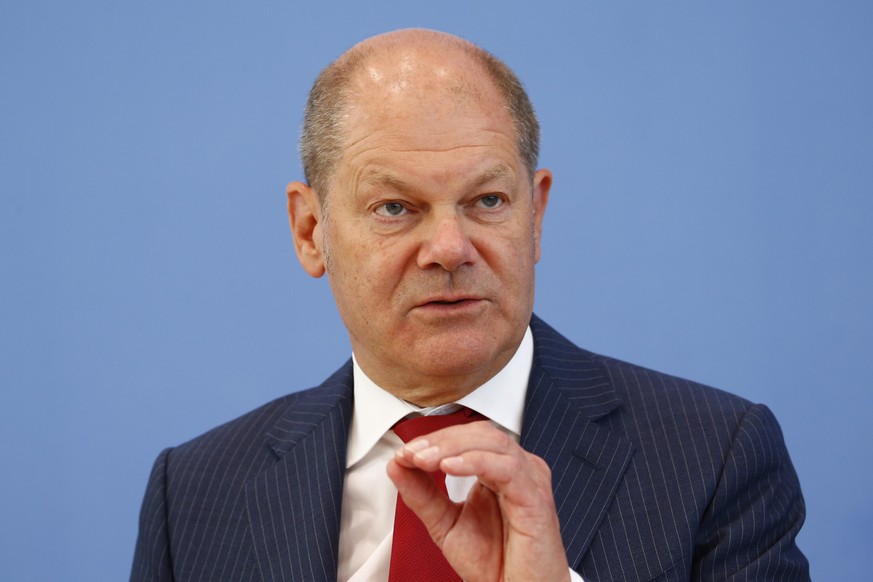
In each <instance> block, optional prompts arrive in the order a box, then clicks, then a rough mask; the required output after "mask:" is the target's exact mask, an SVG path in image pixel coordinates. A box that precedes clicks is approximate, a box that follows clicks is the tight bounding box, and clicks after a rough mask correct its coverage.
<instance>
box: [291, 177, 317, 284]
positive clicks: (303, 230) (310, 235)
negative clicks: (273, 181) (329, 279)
mask: <svg viewBox="0 0 873 582" xmlns="http://www.w3.org/2000/svg"><path fill="white" fill-rule="evenodd" d="M286 192H287V193H288V220H289V222H290V223H291V235H292V236H293V238H294V250H295V251H296V252H297V260H299V261H300V264H301V265H303V269H304V270H305V271H306V272H307V273H309V274H310V275H312V276H313V277H321V276H322V275H324V254H323V252H322V248H321V244H322V240H321V227H322V226H323V225H322V224H321V206H320V204H319V201H318V195H317V194H316V193H315V190H313V189H312V188H311V187H309V186H308V185H306V184H304V183H302V182H291V183H290V184H288V188H287V189H286Z"/></svg>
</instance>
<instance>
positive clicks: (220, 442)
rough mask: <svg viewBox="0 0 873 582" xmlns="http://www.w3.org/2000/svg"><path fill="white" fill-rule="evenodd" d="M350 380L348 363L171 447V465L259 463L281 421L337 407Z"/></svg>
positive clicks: (203, 465)
mask: <svg viewBox="0 0 873 582" xmlns="http://www.w3.org/2000/svg"><path fill="white" fill-rule="evenodd" d="M350 378H351V371H350V365H348V364H346V365H344V366H343V367H342V368H340V369H339V370H338V371H337V372H336V373H335V374H334V375H332V376H331V377H330V378H328V380H326V381H325V382H324V383H323V384H321V385H320V386H317V387H314V388H309V389H306V390H301V391H299V392H292V393H290V394H286V395H284V396H280V397H279V398H276V399H275V400H272V401H270V402H267V403H266V404H263V405H261V406H259V407H257V408H255V409H254V410H251V411H249V412H247V413H245V414H243V415H241V416H239V417H237V418H235V419H233V420H230V421H227V422H225V423H223V424H221V425H219V426H216V427H215V428H212V429H210V430H208V431H206V432H205V433H203V434H201V435H199V436H197V437H194V438H193V439H191V440H189V441H186V442H184V443H182V444H180V445H178V446H176V447H174V448H172V449H171V451H170V460H169V465H170V466H171V467H174V468H175V469H176V470H179V469H183V470H184V468H187V469H191V468H193V467H205V466H208V465H212V464H216V463H217V464H223V463H227V464H233V463H239V462H241V461H242V460H243V459H246V462H252V463H255V464H257V460H258V459H266V458H268V457H269V456H270V455H272V452H271V451H270V446H269V443H270V438H269V433H270V431H271V430H272V429H273V428H274V427H275V426H276V425H277V424H278V423H280V421H282V419H285V418H287V417H288V416H290V415H293V414H294V412H295V411H298V410H301V409H313V408H320V409H325V408H330V407H333V406H336V405H337V404H338V403H339V402H340V401H341V400H342V399H343V398H345V397H348V396H349V395H350V394H351V383H350Z"/></svg>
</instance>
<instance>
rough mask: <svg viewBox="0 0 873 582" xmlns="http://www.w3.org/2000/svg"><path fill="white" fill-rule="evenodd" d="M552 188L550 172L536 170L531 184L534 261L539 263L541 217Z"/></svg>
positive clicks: (542, 169)
mask: <svg viewBox="0 0 873 582" xmlns="http://www.w3.org/2000/svg"><path fill="white" fill-rule="evenodd" d="M551 188H552V172H551V170H547V169H545V168H541V169H539V170H537V172H536V174H534V183H533V210H534V217H533V218H534V247H535V248H534V259H535V260H536V261H537V262H539V260H540V252H541V248H542V237H543V215H545V213H546V206H547V205H548V203H549V191H550V190H551Z"/></svg>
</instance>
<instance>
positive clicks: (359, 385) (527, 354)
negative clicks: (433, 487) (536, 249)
mask: <svg viewBox="0 0 873 582" xmlns="http://www.w3.org/2000/svg"><path fill="white" fill-rule="evenodd" d="M352 359H353V365H354V380H355V404H354V412H353V413H352V422H351V427H350V429H349V443H348V451H347V455H346V475H345V484H344V487H343V499H342V514H341V518H340V538H339V564H338V573H337V579H338V580H341V581H348V582H387V580H388V569H389V566H390V562H391V542H392V540H393V530H394V509H395V506H396V503H397V489H396V488H395V487H394V484H393V483H392V482H391V480H390V479H389V478H388V474H387V473H386V472H385V467H386V466H387V465H388V461H389V460H391V458H392V457H393V456H394V453H395V451H396V450H397V449H398V448H400V447H401V446H402V445H403V441H401V440H400V437H398V436H397V435H395V434H394V432H393V431H391V430H390V429H391V427H392V426H394V424H395V423H396V422H397V421H398V420H400V419H402V418H403V417H405V416H406V415H408V414H409V413H411V412H421V413H422V414H425V415H427V414H445V413H447V412H450V411H451V409H453V408H456V407H457V406H458V405H461V406H466V407H467V408H470V409H472V410H475V411H476V412H478V413H480V414H482V415H484V416H486V417H488V418H489V419H491V421H492V422H493V423H494V424H495V425H496V426H497V427H498V428H500V429H502V430H504V431H505V432H506V433H507V434H509V435H510V436H511V437H513V438H514V439H515V441H516V442H518V440H519V438H520V435H521V422H522V415H523V412H524V397H525V392H526V391H527V383H528V378H529V376H530V368H531V364H532V362H533V336H532V334H531V331H530V329H528V330H527V331H526V332H525V334H524V338H523V339H522V342H521V344H520V345H519V347H518V350H516V353H515V355H514V356H513V357H512V359H511V360H510V361H509V363H508V364H506V366H505V367H504V368H503V369H502V370H501V371H500V372H498V373H497V375H495V376H494V377H493V378H491V379H490V380H489V381H488V382H486V383H485V384H483V385H482V386H480V387H479V388H477V389H476V390H474V391H473V392H471V393H470V394H468V395H467V396H465V397H464V398H462V399H461V400H459V401H458V402H457V403H453V404H447V405H443V406H438V407H434V408H428V409H421V408H419V407H417V406H414V405H413V404H410V403H409V402H406V401H405V400H401V399H400V398H397V397H396V396H394V395H392V394H390V393H388V392H386V391H385V390H383V389H382V388H380V387H379V386H377V385H376V384H374V383H373V381H372V380H370V378H368V377H367V375H366V374H365V373H364V372H363V370H361V368H360V366H358V362H357V360H355V359H354V356H353V358H352ZM475 482H476V477H453V476H451V475H448V476H447V477H446V488H447V490H448V493H449V497H450V498H451V499H452V500H453V501H463V500H464V499H465V498H466V497H467V493H468V492H469V491H470V488H471V487H472V486H473V484H474V483H475ZM571 574H574V576H575V577H574V580H576V581H579V582H581V580H582V579H581V578H579V577H578V574H575V573H573V572H572V571H571Z"/></svg>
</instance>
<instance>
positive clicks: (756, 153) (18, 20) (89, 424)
mask: <svg viewBox="0 0 873 582" xmlns="http://www.w3.org/2000/svg"><path fill="white" fill-rule="evenodd" d="M407 26H425V27H431V28H439V29H444V30H447V31H451V32H454V33H457V34H460V35H462V36H465V37H467V38H469V39H471V40H473V41H475V42H478V43H480V44H482V45H484V46H485V47H486V48H488V49H490V50H491V51H493V52H494V53H496V54H497V55H498V56H500V57H502V58H503V59H504V60H506V61H507V62H508V63H509V64H510V65H511V66H513V67H514V68H515V69H516V71H517V72H518V73H519V75H520V76H521V78H522V80H523V81H524V82H525V83H526V85H527V87H528V88H529V91H530V94H531V96H532V98H533V101H534V103H535V105H536V107H537V110H538V112H539V115H540V118H541V121H542V126H543V150H542V156H541V163H542V165H544V166H547V167H549V168H551V169H552V170H553V171H554V173H555V177H556V178H555V184H554V188H553V194H552V200H551V204H550V207H549V211H548V213H547V216H546V231H545V240H544V258H543V260H542V261H541V263H540V265H539V267H538V296H537V312H538V313H539V314H540V315H541V316H543V317H544V318H545V319H546V320H547V321H549V322H551V323H552V324H553V325H555V326H556V327H558V329H560V330H561V331H563V332H564V333H565V334H566V335H568V336H569V337H570V338H571V339H573V340H574V341H576V342H577V343H579V344H580V345H583V346H585V347H587V348H589V349H592V350H596V351H599V352H602V353H606V354H609V355H612V356H616V357H619V358H623V359H627V360H631V361H634V362H636V363H640V364H643V365H646V366H650V367H653V368H656V369H659V370H663V371H666V372H671V373H674V374H679V375H682V376H686V377H689V378H692V379H695V380H699V381H702V382H705V383H709V384H712V385H716V386H719V387H722V388H725V389H728V390H731V391H733V392H736V393H738V394H741V395H743V396H745V397H747V398H749V399H751V400H755V401H760V402H765V403H767V404H769V405H770V406H771V407H772V408H773V410H774V411H775V413H776V415H777V417H778V418H779V419H780V421H781V423H782V426H783V429H784V432H785V438H786V441H787V443H788V446H789V449H790V451H791V453H792V456H793V459H794V462H795V465H796V467H797V470H798V472H799V474H800V478H801V481H802V484H803V489H804V493H805V495H806V499H807V504H808V510H809V515H808V520H807V524H806V527H805V529H804V531H803V532H802V534H801V537H800V540H799V541H800V544H801V546H802V548H803V550H804V551H805V552H806V553H807V555H808V556H809V558H810V561H811V563H812V572H813V575H814V576H815V577H816V578H817V579H819V580H861V579H869V554H870V551H871V550H873V526H871V524H873V470H871V467H870V464H871V460H873V430H871V428H870V427H871V422H873V419H871V414H873V394H871V389H870V378H871V377H873V355H871V352H873V331H871V330H873V307H871V297H873V235H871V230H873V228H871V224H873V201H871V195H873V82H871V77H873V73H871V71H873V62H871V61H873V32H871V31H873V4H870V3H868V2H862V1H858V2H841V1H833V2H826V1H821V2H788V1H773V2H714V1H713V2H699V1H695V2H690V1H688V2H667V1H663V2H652V1H648V2H642V1H640V2H610V3H606V2H588V1H586V2H582V1H579V2H570V1H567V2H550V1H548V0H543V1H539V2H509V1H496V0H495V1H483V2H475V3H474V2H467V1H441V2H427V3H424V2H422V3H417V2H410V1H406V2H400V1H397V2H392V1H387V0H379V1H371V2H357V3H352V2H348V3H338V2H332V1H329V0H320V1H317V2H279V1H278V0H266V1H262V2H246V3H243V2H237V3H229V2H215V1H210V2H204V1H200V2H193V1H192V2H178V3H177V2H150V3H146V2H109V1H93V2H87V1H83V2H60V1H56V2H42V1H35V0H29V1H27V2H11V1H9V0H4V1H3V3H2V8H0V84H2V91H0V116H2V126H0V134H2V138H0V140H2V144H0V177H2V201H0V461H2V462H0V467H2V469H0V471H2V473H0V579H3V580H15V581H17V580H46V581H49V580H121V579H124V578H125V577H126V576H127V573H128V569H129V564H130V559H131V555H132V551H133V544H134V539H135V535H136V527H137V523H136V521H137V513H138V510H139V504H140V501H141V497H142V494H143V490H144V487H145V483H146V479H147V476H148V472H149V470H150V466H151V463H152V461H153V459H154V457H155V456H156V455H157V454H158V452H159V451H160V450H161V449H162V448H163V447H165V446H168V445H172V444H177V443H179V442H181V441H184V440H187V439H189V438H191V437H193V436H195V435H197V434H199V433H201V432H203V431H204V430H206V429H208V428H210V427H212V426H214V425H216V424H218V423H220V422H223V421H225V420H228V419H230V418H233V417H235V416H237V415H239V414H241V413H243V412H245V411H247V410H249V409H251V408H254V407H255V406H257V405H259V404H261V403H263V402H265V401H267V400H270V399H272V398H274V397H277V396H279V395H282V394H284V393H286V392H289V391H293V390H298V389H301V388H304V387H307V386H310V385H313V384H315V383H318V382H319V381H320V380H321V379H323V378H324V377H325V376H327V375H328V374H329V373H330V372H331V371H332V370H333V369H334V368H335V367H336V366H338V365H339V364H340V363H341V361H342V360H344V359H345V358H346V357H347V356H348V353H349V347H348V340H347V338H346V336H345V333H344V329H343V328H342V325H341V322H340V321H339V318H338V316H337V314H336V312H335V308H334V306H333V302H332V299H331V297H330V294H329V288H328V286H327V284H326V281H324V280H318V281H316V280H313V279H309V278H308V277H307V276H306V275H305V274H304V273H303V271H302V269H300V267H299V266H298V264H297V263H296V259H295V257H294V254H293V249H292V245H291V239H290V235H289V233H288V228H287V219H286V216H285V208H284V204H285V197H284V186H285V184H286V183H287V182H288V181H290V180H292V179H296V178H299V177H300V176H301V172H300V168H299V162H298V161H297V154H296V140H297V134H298V131H299V125H300V120H301V112H302V108H303V104H304V101H305V98H306V92H307V90H308V88H309V85H310V83H311V82H312V80H313V78H314V77H315V75H316V74H317V72H318V70H319V69H320V68H321V67H323V66H324V65H326V64H327V63H328V62H329V61H330V60H332V59H333V58H335V57H336V56H338V55H339V54H340V53H341V52H342V51H343V50H344V49H346V48H347V47H348V46H350V45H351V44H354V43H355V42H357V41H358V40H360V39H362V38H364V37H366V36H369V35H371V34H374V33H377V32H382V31H385V30H390V29H394V28H400V27H407Z"/></svg>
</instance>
